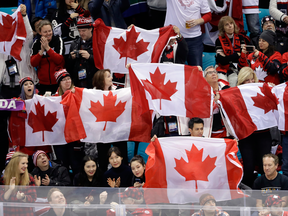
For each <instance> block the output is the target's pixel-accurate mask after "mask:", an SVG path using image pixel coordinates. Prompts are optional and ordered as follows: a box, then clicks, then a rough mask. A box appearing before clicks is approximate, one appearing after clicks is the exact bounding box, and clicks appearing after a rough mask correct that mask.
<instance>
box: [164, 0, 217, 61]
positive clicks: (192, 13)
mask: <svg viewBox="0 0 288 216" xmlns="http://www.w3.org/2000/svg"><path fill="white" fill-rule="evenodd" d="M211 17H212V15H211V12H210V8H209V5H208V2H207V0H187V1H186V0H185V1H182V0H179V1H174V0H167V13H166V19H165V24H164V25H165V26H167V25H169V24H172V25H175V26H177V27H178V28H179V29H180V32H181V34H182V35H183V37H184V38H185V40H186V42H187V44H188V50H189V52H188V59H187V61H188V64H189V65H192V66H201V67H202V53H203V43H202V32H201V27H200V25H202V24H204V23H206V22H209V21H210V20H211Z"/></svg>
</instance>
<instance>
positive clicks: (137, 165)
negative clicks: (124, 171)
mask: <svg viewBox="0 0 288 216" xmlns="http://www.w3.org/2000/svg"><path fill="white" fill-rule="evenodd" d="M130 166H131V170H132V173H133V177H132V185H133V186H134V187H137V188H139V187H142V186H143V185H144V183H145V167H146V165H145V161H144V158H143V157H141V156H140V155H135V156H134V157H133V158H132V159H131V161H130Z"/></svg>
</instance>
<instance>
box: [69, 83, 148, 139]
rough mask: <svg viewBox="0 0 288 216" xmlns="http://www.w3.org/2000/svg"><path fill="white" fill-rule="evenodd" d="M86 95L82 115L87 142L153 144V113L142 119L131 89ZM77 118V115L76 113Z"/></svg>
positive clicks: (83, 97)
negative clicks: (126, 141) (151, 135)
mask: <svg viewBox="0 0 288 216" xmlns="http://www.w3.org/2000/svg"><path fill="white" fill-rule="evenodd" d="M76 91H83V94H82V98H78V99H76V100H77V101H78V102H77V103H79V102H81V103H80V108H79V115H80V117H81V120H82V123H83V127H84V129H85V132H86V136H87V137H86V138H85V139H82V140H81V141H83V142H103V143H109V142H116V141H125V140H132V141H140V142H141V141H142V142H149V140H150V132H151V129H152V120H151V119H152V118H151V115H150V112H147V113H145V114H143V115H140V111H139V110H140V109H139V108H138V107H139V106H138V105H137V104H136V103H135V102H134V101H133V98H132V95H131V89H130V88H124V89H119V90H115V91H101V90H94V89H76ZM74 115H76V113H74Z"/></svg>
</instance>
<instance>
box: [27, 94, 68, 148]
mask: <svg viewBox="0 0 288 216" xmlns="http://www.w3.org/2000/svg"><path fill="white" fill-rule="evenodd" d="M61 100H62V97H61V96H58V97H43V96H39V95H34V97H33V98H32V99H30V100H25V105H26V112H27V118H26V120H25V133H26V138H25V146H26V147H29V146H42V145H62V144H66V139H65V134H64V128H65V123H66V118H65V115H64V109H63V105H62V104H61V103H60V102H61Z"/></svg>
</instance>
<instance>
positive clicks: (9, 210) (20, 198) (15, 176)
mask: <svg viewBox="0 0 288 216" xmlns="http://www.w3.org/2000/svg"><path fill="white" fill-rule="evenodd" d="M27 167H28V155H26V154H24V153H22V152H15V153H14V154H13V155H12V157H11V159H10V161H9V163H8V165H7V166H6V168H5V172H4V175H3V177H2V178H1V179H0V183H1V184H2V185H7V187H6V188H5V189H4V190H1V191H0V202H23V203H34V202H35V200H36V198H37V195H36V190H35V187H34V186H35V182H34V179H33V177H32V176H31V175H30V174H29V173H28V169H27ZM15 186H16V187H17V186H26V187H22V188H21V190H18V189H17V188H15ZM29 186H31V187H29ZM15 189H16V190H15ZM16 191H17V192H16ZM24 212H25V214H26V215H34V212H33V208H32V207H4V215H15V216H20V215H23V213H24Z"/></svg>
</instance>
